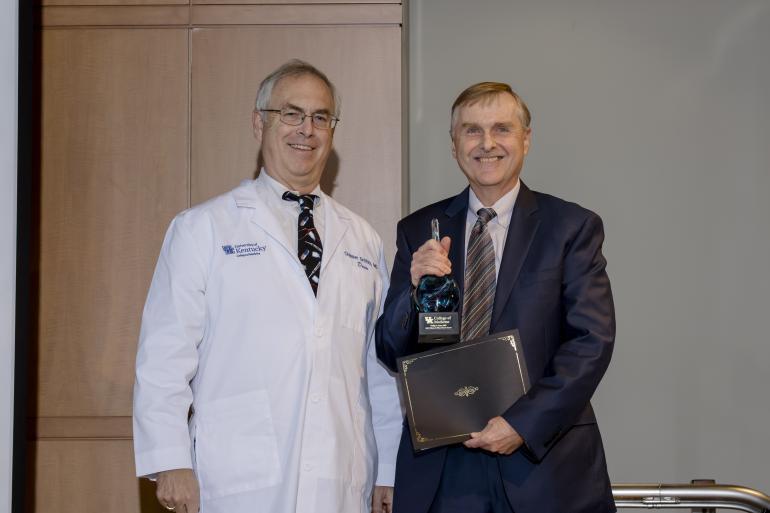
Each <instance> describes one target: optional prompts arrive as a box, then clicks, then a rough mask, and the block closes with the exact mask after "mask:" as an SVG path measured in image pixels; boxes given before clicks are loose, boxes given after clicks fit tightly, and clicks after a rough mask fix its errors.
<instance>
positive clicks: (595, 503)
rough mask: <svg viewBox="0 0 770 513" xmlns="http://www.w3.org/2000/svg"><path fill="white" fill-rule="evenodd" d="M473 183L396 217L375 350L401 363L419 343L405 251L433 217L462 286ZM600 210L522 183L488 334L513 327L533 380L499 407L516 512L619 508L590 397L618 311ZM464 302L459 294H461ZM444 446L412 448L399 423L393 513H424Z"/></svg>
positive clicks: (596, 512)
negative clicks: (514, 443) (509, 445)
mask: <svg viewBox="0 0 770 513" xmlns="http://www.w3.org/2000/svg"><path fill="white" fill-rule="evenodd" d="M467 208H468V189H467V188H466V189H465V190H464V191H463V192H462V193H460V194H459V195H457V196H455V197H453V198H449V199H446V200H444V201H440V202H438V203H435V204H433V205H430V206H427V207H425V208H422V209H420V210H418V211H417V212H415V213H413V214H411V215H409V216H407V217H406V218H404V219H402V220H401V221H400V222H399V223H398V228H397V248H398V250H397V254H396V259H395V263H394V265H393V272H392V276H391V282H390V290H389V291H388V295H387V299H386V301H385V307H384V312H383V315H382V316H381V317H380V319H379V320H378V322H377V330H376V333H377V355H378V357H379V358H380V359H381V360H382V361H383V362H384V363H385V364H386V365H387V366H388V367H390V369H391V370H393V371H396V358H398V357H400V356H405V355H409V354H413V353H417V352H420V351H423V350H425V349H426V347H420V346H418V345H417V331H416V330H417V326H416V320H415V319H416V311H415V309H414V308H413V306H412V302H411V278H410V272H409V268H410V264H411V260H412V253H414V252H415V251H416V250H417V248H419V247H420V246H421V245H422V244H423V243H424V242H425V241H426V240H428V239H429V238H430V221H431V219H433V218H437V219H438V220H439V223H440V226H441V232H442V236H444V235H447V236H449V237H451V239H452V243H451V246H450V251H449V258H450V260H451V262H452V274H453V276H454V278H455V280H457V283H458V284H460V286H461V295H462V284H463V276H464V260H465V222H466V221H465V220H466V215H467ZM603 240H604V232H603V228H602V222H601V219H600V218H599V217H598V216H597V215H596V214H594V213H593V212H590V211H588V210H586V209H584V208H582V207H580V206H578V205H576V204H574V203H568V202H566V201H563V200H560V199H558V198H555V197H553V196H549V195H547V194H541V193H537V192H533V191H531V190H530V189H529V188H527V187H526V186H525V185H524V184H523V183H522V184H521V189H520V191H519V195H518V198H517V200H516V204H515V206H514V210H513V213H512V215H511V222H510V225H509V227H508V235H507V238H506V242H505V248H504V250H503V256H502V262H501V264H500V270H499V273H498V278H497V290H496V292H495V301H494V307H493V312H492V324H491V330H490V332H491V333H496V332H500V331H505V330H509V329H513V328H517V329H518V330H519V334H520V336H521V343H522V346H523V350H524V356H525V359H526V362H527V369H528V371H529V376H530V380H531V382H532V387H531V389H530V390H529V392H528V393H527V394H526V395H525V396H524V397H522V398H521V399H520V400H518V401H517V402H516V403H514V404H513V405H511V407H510V408H509V409H508V410H507V411H506V412H505V413H504V414H503V415H502V416H503V418H504V419H505V420H506V421H508V423H509V424H510V425H511V426H513V428H514V429H515V430H516V431H517V432H518V433H519V434H520V435H521V436H522V437H523V439H524V441H525V444H526V445H525V446H524V447H522V448H521V449H519V450H518V451H516V452H515V453H513V454H512V455H510V456H498V460H499V464H500V472H501V476H502V479H503V483H504V486H505V490H506V493H507V495H508V498H509V500H510V502H511V505H512V506H513V509H514V511H515V513H583V512H585V513H588V512H590V513H603V512H612V511H615V505H614V502H613V500H612V490H611V486H610V481H609V478H608V476H607V468H606V463H605V459H604V450H603V448H602V443H601V437H600V435H599V430H598V427H597V426H596V418H595V417H594V413H593V410H592V408H591V404H590V399H591V395H592V394H593V393H594V391H595V390H596V387H597V385H598V384H599V381H600V380H601V378H602V376H603V375H604V372H605V370H606V369H607V365H608V364H609V361H610V356H611V354H612V348H613V343H614V340H615V312H614V306H613V302H612V292H611V290H610V282H609V279H608V278H607V273H606V272H605V265H606V261H605V259H604V256H603V255H602V251H601V249H602V242H603ZM460 304H462V300H461V301H460ZM445 455H446V448H438V449H433V450H428V451H425V452H423V453H419V454H415V453H414V450H413V448H412V443H411V438H410V435H409V429H408V426H407V425H406V424H405V426H404V430H403V434H402V438H401V446H400V448H399V453H398V462H397V466H396V483H395V499H394V511H396V512H397V513H425V512H426V511H427V510H428V508H429V507H430V504H431V502H432V501H433V497H434V495H435V493H436V490H437V489H438V484H439V480H440V477H441V472H442V468H443V465H444V457H445Z"/></svg>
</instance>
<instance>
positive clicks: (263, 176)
mask: <svg viewBox="0 0 770 513" xmlns="http://www.w3.org/2000/svg"><path fill="white" fill-rule="evenodd" d="M257 180H263V181H264V182H265V183H266V184H267V186H268V189H270V190H271V191H272V192H273V193H274V194H275V196H276V197H277V198H278V199H279V200H281V201H284V199H283V193H284V192H286V191H287V190H288V189H286V186H285V185H283V184H282V183H280V182H279V181H278V180H276V179H275V178H273V177H272V176H270V175H269V174H267V172H266V171H265V168H264V167H263V168H262V169H261V170H260V171H259V177H258V178H257ZM291 192H293V193H294V194H297V195H299V192H297V191H291ZM310 194H315V196H316V198H315V201H314V202H313V203H314V205H315V207H319V206H320V205H321V186H320V185H316V186H315V189H313V191H312V192H311V193H310ZM287 204H288V203H287Z"/></svg>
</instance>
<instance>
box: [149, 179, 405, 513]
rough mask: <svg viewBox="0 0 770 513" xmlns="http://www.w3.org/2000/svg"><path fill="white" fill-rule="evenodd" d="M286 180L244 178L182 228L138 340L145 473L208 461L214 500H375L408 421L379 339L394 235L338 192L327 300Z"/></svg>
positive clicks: (260, 507) (327, 255)
mask: <svg viewBox="0 0 770 513" xmlns="http://www.w3.org/2000/svg"><path fill="white" fill-rule="evenodd" d="M270 194H273V195H275V193H274V192H273V191H271V190H269V186H268V184H267V183H265V180H264V179H262V178H258V179H257V180H254V181H248V182H244V183H243V184H242V185H241V186H240V187H238V188H236V189H234V190H232V191H230V192H229V193H226V194H223V195H221V196H219V197H216V198H214V199H212V200H209V201H208V202H206V203H203V204H202V205H199V206H196V207H194V208H191V209H189V210H187V211H185V212H182V213H181V214H179V215H178V216H177V217H176V218H175V219H174V220H173V221H172V223H171V226H170V227H169V229H168V232H167V234H166V238H165V241H164V243H163V248H162V250H161V254H160V258H159V260H158V264H157V268H156V270H155V274H154V276H153V280H152V285H151V286H150V291H149V294H148V297H147V303H146V306H145V309H144V315H143V319H142V329H141V335H140V341H139V349H138V353H137V363H136V365H137V369H136V384H135V390H134V449H135V456H136V471H137V475H138V476H152V475H153V474H155V473H157V472H159V471H162V470H167V469H173V468H194V469H195V473H196V475H197V477H198V480H199V482H200V487H201V512H202V513H239V512H244V513H245V512H249V513H255V512H269V513H282V512H285V513H289V512H292V513H293V512H313V513H322V512H328V513H340V512H365V511H369V510H370V507H371V503H370V498H371V492H372V489H373V486H374V483H375V477H376V481H377V484H381V485H391V486H392V484H393V475H394V473H395V459H396V452H397V448H398V441H399V437H400V432H401V420H402V418H401V411H400V408H399V404H398V395H397V391H396V387H395V382H394V380H393V378H392V376H390V375H389V374H388V373H387V372H386V371H385V369H384V367H382V365H381V364H379V362H377V361H376V356H375V350H374V340H373V339H374V335H373V333H374V323H375V321H376V319H377V316H378V315H379V312H380V309H381V306H382V301H383V299H384V295H385V292H386V289H387V282H388V277H387V270H386V266H385V262H384V256H383V249H382V242H381V240H380V238H379V236H378V235H377V234H376V233H375V232H374V230H373V229H372V228H371V227H370V226H369V225H368V224H367V223H366V222H365V221H364V220H363V219H361V218H360V217H358V216H357V215H355V214H353V213H352V212H350V211H349V210H348V209H346V208H345V207H343V206H341V205H340V204H338V203H337V202H335V201H334V200H333V199H331V198H330V197H328V196H326V195H322V201H323V202H324V203H323V205H324V207H323V215H324V218H323V226H324V235H323V239H322V240H323V246H324V252H323V258H322V267H321V279H320V286H319V288H318V298H317V299H316V297H315V296H314V295H313V292H312V289H311V288H310V284H309V282H308V279H307V277H306V276H305V273H304V268H303V267H302V266H301V264H300V263H299V260H298V258H297V255H296V242H294V243H293V244H292V238H291V237H296V230H297V228H296V218H294V219H289V218H286V219H281V218H280V217H286V216H277V215H276V214H275V212H276V209H275V208H271V207H270V202H271V201H273V200H274V199H275V198H274V197H271V196H270ZM292 234H293V235H292ZM190 404H192V406H193V411H194V413H193V415H192V417H191V418H190V419H189V423H188V409H189V406H190Z"/></svg>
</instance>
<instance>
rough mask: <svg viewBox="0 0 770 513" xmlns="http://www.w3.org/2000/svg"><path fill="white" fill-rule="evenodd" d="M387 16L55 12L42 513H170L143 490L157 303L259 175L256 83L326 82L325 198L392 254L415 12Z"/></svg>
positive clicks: (92, 5)
mask: <svg viewBox="0 0 770 513" xmlns="http://www.w3.org/2000/svg"><path fill="white" fill-rule="evenodd" d="M403 9H404V6H403V5H402V4H401V2H397V1H388V0H376V1H375V0H356V1H352V0H350V1H348V0H334V1H333V2H332V1H324V0H302V1H301V3H300V2H295V1H291V0H289V1H280V0H269V1H267V0H226V1H225V0H205V1H198V0H195V1H190V0H44V1H43V2H42V5H40V6H39V9H38V24H39V26H38V32H37V33H38V35H39V40H40V48H41V55H40V61H41V70H40V89H41V99H40V109H41V118H40V128H41V129H40V166H39V167H40V169H39V184H40V187H39V207H40V210H39V219H40V226H39V250H38V255H37V261H38V263H39V275H38V282H39V284H38V293H37V296H38V301H37V303H38V307H37V310H38V315H37V327H36V331H37V340H35V341H33V342H34V343H36V348H37V350H36V353H37V358H36V361H33V365H35V369H33V372H32V374H33V375H34V376H36V383H35V384H34V386H33V389H34V394H35V400H34V402H35V404H36V412H35V413H36V418H35V419H34V425H35V426H36V427H35V430H34V436H33V437H32V440H31V451H30V454H31V456H32V461H31V465H32V467H33V469H34V479H33V480H32V482H30V485H31V486H32V489H31V500H30V507H29V511H35V512H56V513H69V512H72V513H75V512H77V513H90V512H94V513H97V512H98V513H110V512H115V513H133V512H138V511H142V512H149V511H158V512H160V511H164V510H162V508H160V507H159V506H158V505H157V504H156V502H155V500H154V498H153V492H154V490H153V487H152V485H149V484H148V483H145V482H139V481H138V480H137V479H136V478H135V477H134V463H133V453H132V447H131V421H130V416H131V394H132V386H133V379H134V378H133V366H134V355H135V351H136V341H137V337H138V333H139V323H140V318H141V310H142V306H143V303H144V297H145V295H146V292H147V288H148V285H149V282H150V278H151V275H152V271H153V268H154V265H155V260H156V258H157V255H158V251H159V249H160V245H161V242H162V238H163V234H164V232H165V229H166V227H167V225H168V222H169V221H170V220H171V218H172V217H173V216H174V215H175V214H176V213H177V212H179V211H181V210H183V209H185V208H187V207H188V206H190V205H191V204H196V203H198V202H200V201H203V200H205V199H207V198H209V197H212V196H214V195H216V194H219V193H221V192H224V191H226V190H228V189H230V188H232V187H234V186H235V185H237V184H238V183H239V182H240V181H241V180H243V179H245V178H253V177H254V175H255V171H256V161H257V148H256V144H255V141H254V139H253V135H252V130H251V126H250V119H251V110H252V108H253V102H254V96H255V93H256V88H257V86H258V84H259V81H260V80H261V79H262V77H264V75H265V74H267V73H268V72H269V71H271V70H272V69H274V68H275V67H276V66H278V65H279V64H280V63H282V62H284V61H286V60H287V59H289V58H292V57H298V58H301V59H305V60H308V61H309V62H311V63H313V64H315V65H317V66H318V67H319V68H320V69H322V70H324V71H325V72H326V73H327V74H328V75H329V77H330V78H331V80H332V81H333V82H335V84H336V85H337V87H338V88H339V90H340V93H341V96H342V115H341V117H342V122H341V123H340V125H339V128H338V129H337V131H336V133H335V151H334V153H333V155H332V158H331V159H330V162H329V166H328V169H327V174H326V176H325V177H324V182H323V184H322V185H323V187H324V189H325V190H326V192H329V193H331V194H332V195H333V196H334V197H335V198H337V199H339V200H340V201H341V202H343V203H344V204H346V205H348V206H350V207H351V208H352V209H353V210H355V211H357V212H358V213H360V214H362V215H363V216H364V217H365V218H367V219H368V220H369V221H370V222H371V223H372V224H373V225H374V227H375V228H376V229H377V230H378V231H379V232H380V234H381V235H382V237H383V239H384V241H385V244H386V250H387V251H388V253H389V254H390V255H392V254H393V253H394V252H395V241H394V237H395V223H396V221H397V220H398V219H399V218H400V217H401V213H402V205H403V201H402V161H403V159H402V154H403V151H402V111H403V102H402V12H403Z"/></svg>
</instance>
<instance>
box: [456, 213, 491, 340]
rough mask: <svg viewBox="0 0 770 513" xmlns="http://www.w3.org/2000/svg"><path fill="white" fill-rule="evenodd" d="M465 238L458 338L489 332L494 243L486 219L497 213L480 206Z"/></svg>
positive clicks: (467, 337) (466, 338) (467, 338)
mask: <svg viewBox="0 0 770 513" xmlns="http://www.w3.org/2000/svg"><path fill="white" fill-rule="evenodd" d="M477 214H478V216H479V217H478V219H477V220H476V224H475V225H474V226H473V230H472V231H471V236H470V239H469V240H468V253H467V256H466V258H465V291H464V295H463V314H462V326H461V329H460V340H462V341H463V342H464V341H466V340H472V339H474V338H478V337H483V336H484V335H488V334H489V325H490V322H491V320H492V304H493V303H494V300H495V285H496V281H497V280H496V278H495V247H494V246H493V245H492V237H490V236H489V230H488V229H487V223H488V222H489V221H490V220H491V219H492V218H494V217H495V216H496V215H497V213H496V212H495V211H494V210H492V209H491V208H481V209H479V211H478V212H477Z"/></svg>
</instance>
